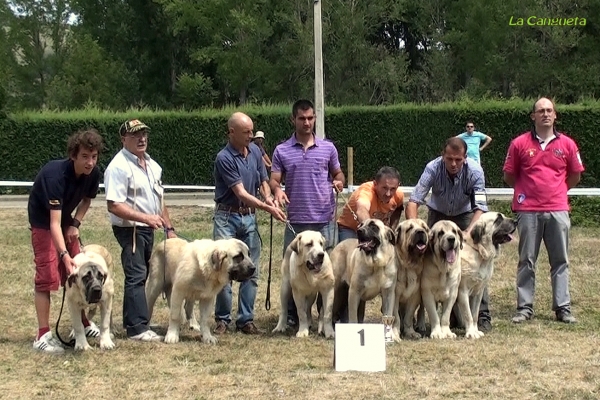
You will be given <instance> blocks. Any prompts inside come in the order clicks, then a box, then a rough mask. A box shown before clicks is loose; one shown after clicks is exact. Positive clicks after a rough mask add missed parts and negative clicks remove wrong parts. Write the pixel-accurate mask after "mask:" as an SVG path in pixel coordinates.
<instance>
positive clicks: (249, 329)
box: [237, 322, 264, 335]
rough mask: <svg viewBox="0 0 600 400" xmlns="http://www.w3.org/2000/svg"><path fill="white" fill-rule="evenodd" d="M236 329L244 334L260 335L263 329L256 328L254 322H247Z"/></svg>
mask: <svg viewBox="0 0 600 400" xmlns="http://www.w3.org/2000/svg"><path fill="white" fill-rule="evenodd" d="M237 330H238V331H240V332H242V333H245V334H246V335H261V334H263V333H264V331H262V330H260V329H258V328H257V327H256V325H254V322H248V323H247V324H246V325H244V326H242V327H241V328H237Z"/></svg>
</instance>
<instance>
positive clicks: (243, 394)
mask: <svg viewBox="0 0 600 400" xmlns="http://www.w3.org/2000/svg"><path fill="white" fill-rule="evenodd" d="M170 211H171V218H172V219H173V221H175V225H176V227H177V229H178V231H179V232H181V233H183V234H184V235H185V236H188V237H191V238H203V237H210V233H211V231H212V225H211V214H210V211H209V210H207V209H204V208H200V207H179V208H178V207H173V208H171V210H170ZM259 218H260V221H261V235H262V238H263V243H264V246H263V253H262V258H261V268H262V273H261V278H260V284H259V293H258V297H257V299H256V306H255V315H256V319H255V321H256V324H257V325H258V326H259V327H260V328H262V329H264V330H265V331H266V332H267V333H266V334H265V335H264V336H258V337H257V336H252V337H248V336H245V335H243V334H241V333H234V332H233V331H230V333H228V334H226V335H224V336H222V337H220V341H219V344H218V345H216V346H210V345H204V344H202V343H201V342H200V341H199V338H198V333H197V332H193V331H188V330H183V331H182V342H180V343H178V344H175V345H166V344H164V343H137V342H132V341H128V340H126V339H125V336H124V332H123V330H122V328H121V321H122V318H121V316H122V293H123V273H122V269H121V267H120V262H119V260H120V249H119V248H118V246H117V243H116V240H115V239H114V237H113V236H112V231H111V230H110V226H109V223H108V218H107V214H106V211H105V209H103V208H93V209H91V211H90V213H89V214H88V216H87V217H86V218H85V221H84V224H83V226H82V238H83V241H84V243H85V244H88V243H98V244H101V245H104V246H106V247H107V248H108V249H109V250H110V251H111V252H112V254H113V257H114V258H115V260H116V265H115V274H116V277H115V282H116V298H115V307H114V320H115V325H116V326H117V332H115V336H116V340H115V343H116V345H117V347H116V349H115V350H112V351H106V352H105V351H100V350H99V348H98V344H97V342H96V341H95V340H91V341H90V344H91V345H92V346H95V349H94V350H93V351H90V352H86V353H84V354H81V353H76V354H75V353H73V352H72V351H67V352H66V353H65V354H64V355H59V356H53V355H45V354H40V353H37V352H34V351H33V349H32V341H33V337H34V335H35V333H36V329H37V323H36V319H35V312H34V307H33V275H34V267H33V255H32V251H31V244H30V233H29V230H28V224H27V215H26V211H25V210H0V221H1V222H0V252H1V254H2V258H1V260H0V271H1V273H2V279H0V286H1V287H0V293H1V294H2V295H1V296H0V326H1V330H0V374H1V375H2V376H4V378H2V379H1V380H0V396H1V397H2V398H7V399H30V398H60V399H71V398H98V399H113V398H132V399H133V398H135V399H226V398H234V397H240V398H256V399H279V398H292V399H296V398H297V399H308V398H311V399H312V398H336V399H385V398H428V399H442V398H444V399H446V398H452V399H479V398H486V399H496V398H497V399H504V398H515V399H516V398H518V399H533V398H535V399H596V398H598V396H599V395H600V338H599V335H598V329H599V327H600V308H599V304H598V298H599V295H598V293H600V280H599V279H598V273H597V272H598V271H597V264H596V263H597V260H599V259H600V235H599V233H600V231H599V230H597V229H590V228H576V229H573V230H572V233H571V244H570V254H571V256H570V261H571V295H572V309H573V312H574V315H575V316H576V317H577V318H578V319H579V323H578V324H577V325H572V326H567V325H565V324H562V323H557V322H555V321H554V320H553V319H554V314H553V313H552V311H551V309H550V307H551V296H550V277H549V266H548V261H547V256H546V253H545V250H542V252H541V255H540V260H539V267H538V281H537V294H536V302H535V309H536V317H535V318H534V319H533V320H532V321H529V322H527V323H524V324H522V325H518V326H516V325H512V324H511V322H510V318H511V317H512V314H513V313H514V309H515V296H516V295H515V288H514V282H515V271H516V264H517V247H516V243H512V244H509V245H506V246H505V247H504V249H503V252H502V254H501V256H500V257H499V258H498V259H497V261H496V269H495V275H494V277H493V280H492V283H491V285H490V296H491V311H492V315H493V322H492V323H493V330H492V332H490V333H489V334H487V335H486V336H485V337H483V338H482V339H480V340H477V341H473V340H466V339H464V331H460V330H459V331H456V332H457V334H458V338H457V339H455V340H446V341H432V340H431V339H422V340H419V341H407V340H404V341H402V342H401V343H398V344H393V345H390V346H388V347H387V348H386V351H387V370H386V372H381V373H360V372H348V373H337V372H335V370H334V368H333V363H332V362H333V347H334V342H333V341H332V340H325V339H324V338H321V337H315V336H314V335H311V337H309V338H308V339H302V340H301V339H297V338H296V337H295V336H294V335H293V333H292V332H290V333H289V334H288V335H279V334H278V335H274V334H271V333H270V331H271V330H272V329H273V328H274V327H275V325H276V323H277V317H278V312H279V282H280V273H279V264H280V261H281V246H282V233H283V225H282V224H280V223H276V226H275V233H274V251H273V264H272V265H273V278H272V285H271V304H272V308H271V310H270V311H266V310H265V296H266V287H267V268H268V259H269V247H268V244H269V225H268V221H269V220H268V218H267V216H265V215H264V214H261V215H260V216H259ZM160 239H162V234H157V240H160ZM234 289H237V285H234ZM61 294H62V292H57V293H54V294H53V295H52V301H53V303H52V311H51V324H54V323H55V322H56V318H57V317H58V312H59V309H60V300H61ZM234 298H236V296H235V294H234ZM234 309H235V305H234ZM234 312H235V311H234ZM367 320H368V322H380V321H381V316H380V312H379V302H378V301H374V302H372V304H370V305H369V306H368V309H367ZM63 321H64V323H63ZM152 323H153V324H156V325H158V326H159V328H157V331H158V332H159V333H161V334H164V333H165V332H166V327H167V323H168V317H167V308H166V302H165V301H164V300H162V299H160V300H159V302H158V303H157V306H156V308H155V316H154V317H153V321H152ZM52 329H53V330H54V327H52ZM69 330H70V321H69V317H68V313H65V314H64V316H63V319H61V333H62V335H65V336H66V335H67V334H68V331H69Z"/></svg>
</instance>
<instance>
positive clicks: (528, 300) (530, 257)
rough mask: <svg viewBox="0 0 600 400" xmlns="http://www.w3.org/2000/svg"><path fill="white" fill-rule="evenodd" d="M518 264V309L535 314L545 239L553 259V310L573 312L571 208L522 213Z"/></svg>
mask: <svg viewBox="0 0 600 400" xmlns="http://www.w3.org/2000/svg"><path fill="white" fill-rule="evenodd" d="M517 222H518V225H517V228H518V230H519V265H518V269H517V312H518V313H521V314H523V315H525V316H527V317H531V316H532V315H533V298H534V295H535V272H536V267H537V258H538V255H539V253H540V244H541V242H542V239H543V240H544V245H545V246H546V251H547V252H548V259H549V261H550V278H551V281H552V311H554V312H557V311H571V295H570V294H569V258H568V250H569V229H570V228H571V220H570V219H569V213H568V211H557V212H519V213H517Z"/></svg>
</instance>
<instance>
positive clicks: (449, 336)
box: [443, 328, 456, 339]
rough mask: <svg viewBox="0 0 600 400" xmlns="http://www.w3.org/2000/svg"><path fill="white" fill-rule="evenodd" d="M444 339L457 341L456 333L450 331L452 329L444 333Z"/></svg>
mask: <svg viewBox="0 0 600 400" xmlns="http://www.w3.org/2000/svg"><path fill="white" fill-rule="evenodd" d="M443 335H444V338H446V339H455V338H456V333H454V332H452V331H451V330H450V328H448V329H447V330H445V332H444V333H443Z"/></svg>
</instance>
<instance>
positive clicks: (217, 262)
mask: <svg viewBox="0 0 600 400" xmlns="http://www.w3.org/2000/svg"><path fill="white" fill-rule="evenodd" d="M225 258H227V253H226V252H224V251H221V250H218V249H215V250H214V251H213V252H212V255H211V257H210V259H211V261H212V263H213V269H214V270H215V271H218V270H219V269H221V265H222V264H223V261H225Z"/></svg>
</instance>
